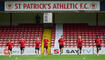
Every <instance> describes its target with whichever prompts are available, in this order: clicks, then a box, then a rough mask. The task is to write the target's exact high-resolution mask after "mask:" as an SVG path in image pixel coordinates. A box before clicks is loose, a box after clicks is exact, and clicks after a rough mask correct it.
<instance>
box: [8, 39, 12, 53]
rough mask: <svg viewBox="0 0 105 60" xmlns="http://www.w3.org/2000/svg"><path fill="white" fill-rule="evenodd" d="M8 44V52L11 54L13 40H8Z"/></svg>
mask: <svg viewBox="0 0 105 60" xmlns="http://www.w3.org/2000/svg"><path fill="white" fill-rule="evenodd" d="M7 46H8V54H9V55H11V54H12V47H13V43H12V42H11V40H8V43H7Z"/></svg>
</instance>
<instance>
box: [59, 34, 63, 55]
mask: <svg viewBox="0 0 105 60" xmlns="http://www.w3.org/2000/svg"><path fill="white" fill-rule="evenodd" d="M58 42H59V48H60V55H62V53H63V48H64V38H63V35H62V36H61V38H60V39H59V40H58Z"/></svg>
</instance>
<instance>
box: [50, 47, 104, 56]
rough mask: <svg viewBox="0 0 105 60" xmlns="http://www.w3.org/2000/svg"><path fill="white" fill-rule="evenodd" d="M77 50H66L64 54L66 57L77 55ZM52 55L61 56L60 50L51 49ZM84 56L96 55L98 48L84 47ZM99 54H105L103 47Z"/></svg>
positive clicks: (73, 48) (74, 48)
mask: <svg viewBox="0 0 105 60" xmlns="http://www.w3.org/2000/svg"><path fill="white" fill-rule="evenodd" d="M77 52H78V50H77V48H76V47H72V48H64V49H63V54H66V55H77ZM51 54H60V51H59V49H55V48H51ZM82 54H96V48H95V47H83V48H82ZM99 54H105V48H104V47H102V49H101V50H100V51H99Z"/></svg>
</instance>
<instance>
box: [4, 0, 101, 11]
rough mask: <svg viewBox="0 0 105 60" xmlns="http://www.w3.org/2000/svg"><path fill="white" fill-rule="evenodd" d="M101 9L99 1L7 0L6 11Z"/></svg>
mask: <svg viewBox="0 0 105 60" xmlns="http://www.w3.org/2000/svg"><path fill="white" fill-rule="evenodd" d="M78 10H80V11H81V10H82V11H100V2H99V1H6V2H5V11H78Z"/></svg>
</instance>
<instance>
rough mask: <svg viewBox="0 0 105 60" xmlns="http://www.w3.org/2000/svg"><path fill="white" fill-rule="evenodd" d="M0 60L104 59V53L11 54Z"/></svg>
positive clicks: (0, 57)
mask: <svg viewBox="0 0 105 60" xmlns="http://www.w3.org/2000/svg"><path fill="white" fill-rule="evenodd" d="M0 60H105V55H99V56H97V55H82V56H78V55H62V56H60V55H48V56H44V55H41V56H35V55H23V56H21V55H12V56H0Z"/></svg>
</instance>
